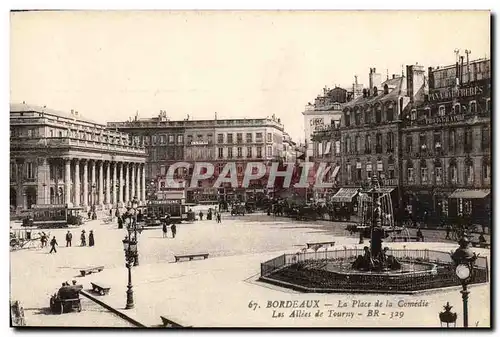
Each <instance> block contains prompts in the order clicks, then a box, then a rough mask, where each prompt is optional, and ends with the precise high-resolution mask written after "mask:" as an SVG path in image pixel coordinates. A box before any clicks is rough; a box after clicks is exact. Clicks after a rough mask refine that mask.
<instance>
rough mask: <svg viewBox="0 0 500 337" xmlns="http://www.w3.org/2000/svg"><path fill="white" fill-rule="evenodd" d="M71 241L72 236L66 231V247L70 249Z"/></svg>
mask: <svg viewBox="0 0 500 337" xmlns="http://www.w3.org/2000/svg"><path fill="white" fill-rule="evenodd" d="M71 240H73V234H71V232H70V231H68V233H66V247H71Z"/></svg>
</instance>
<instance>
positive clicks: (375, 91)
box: [373, 87, 378, 96]
mask: <svg viewBox="0 0 500 337" xmlns="http://www.w3.org/2000/svg"><path fill="white" fill-rule="evenodd" d="M377 95H378V89H377V87H373V96H377Z"/></svg>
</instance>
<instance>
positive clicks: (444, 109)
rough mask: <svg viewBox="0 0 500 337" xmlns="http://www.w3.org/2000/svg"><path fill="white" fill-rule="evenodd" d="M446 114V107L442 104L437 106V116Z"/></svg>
mask: <svg viewBox="0 0 500 337" xmlns="http://www.w3.org/2000/svg"><path fill="white" fill-rule="evenodd" d="M444 115H446V108H445V106H444V105H440V106H439V112H438V116H444Z"/></svg>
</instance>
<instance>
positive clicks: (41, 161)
mask: <svg viewBox="0 0 500 337" xmlns="http://www.w3.org/2000/svg"><path fill="white" fill-rule="evenodd" d="M37 164H38V165H37V170H36V181H37V194H36V196H37V197H36V203H37V205H40V204H48V203H49V200H48V198H47V190H50V184H49V181H48V179H47V171H48V164H47V158H38V161H37Z"/></svg>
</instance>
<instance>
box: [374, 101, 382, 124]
mask: <svg viewBox="0 0 500 337" xmlns="http://www.w3.org/2000/svg"><path fill="white" fill-rule="evenodd" d="M380 122H382V108H381V107H380V105H379V106H378V107H377V108H376V109H375V123H380Z"/></svg>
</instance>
